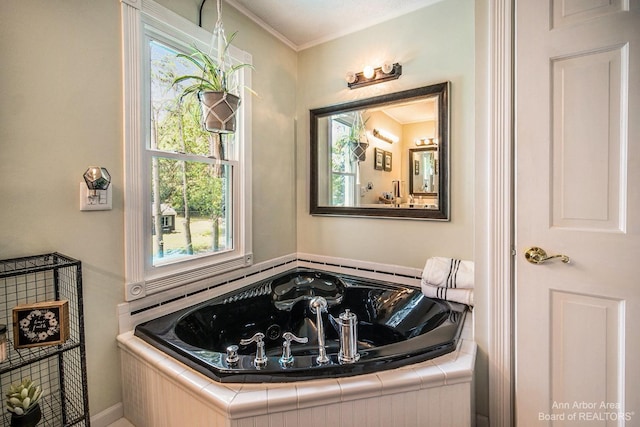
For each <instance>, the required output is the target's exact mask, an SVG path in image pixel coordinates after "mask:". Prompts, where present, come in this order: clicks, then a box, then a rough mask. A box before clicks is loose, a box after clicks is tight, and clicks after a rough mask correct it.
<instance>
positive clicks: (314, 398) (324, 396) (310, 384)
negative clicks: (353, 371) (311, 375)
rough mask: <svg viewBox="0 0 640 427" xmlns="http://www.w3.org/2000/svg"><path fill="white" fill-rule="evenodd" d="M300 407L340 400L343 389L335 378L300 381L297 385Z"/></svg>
mask: <svg viewBox="0 0 640 427" xmlns="http://www.w3.org/2000/svg"><path fill="white" fill-rule="evenodd" d="M295 387H296V390H297V394H298V408H309V407H312V406H318V405H327V404H331V403H336V402H339V401H340V399H341V390H340V386H339V385H338V381H337V380H336V379H335V378H330V379H327V380H313V381H300V382H298V383H296V385H295Z"/></svg>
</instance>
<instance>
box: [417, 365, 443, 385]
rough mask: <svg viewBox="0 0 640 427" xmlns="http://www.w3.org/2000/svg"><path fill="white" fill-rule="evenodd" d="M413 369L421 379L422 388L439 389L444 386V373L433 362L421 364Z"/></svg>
mask: <svg viewBox="0 0 640 427" xmlns="http://www.w3.org/2000/svg"><path fill="white" fill-rule="evenodd" d="M412 368H413V371H414V372H415V373H416V375H418V376H419V377H420V380H421V381H422V386H421V387H422V388H431V387H438V386H441V385H443V384H444V381H445V375H444V372H443V371H442V369H440V368H439V367H438V366H436V364H435V363H433V361H431V360H428V361H426V362H421V363H418V364H416V365H414V366H413V367H412Z"/></svg>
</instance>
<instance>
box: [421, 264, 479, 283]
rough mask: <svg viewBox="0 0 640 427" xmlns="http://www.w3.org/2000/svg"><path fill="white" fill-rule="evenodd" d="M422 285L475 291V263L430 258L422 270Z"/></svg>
mask: <svg viewBox="0 0 640 427" xmlns="http://www.w3.org/2000/svg"><path fill="white" fill-rule="evenodd" d="M422 283H428V284H430V285H433V286H440V287H443V288H461V289H473V261H461V260H459V259H453V258H443V257H433V258H429V259H428V260H427V263H426V264H425V266H424V270H422Z"/></svg>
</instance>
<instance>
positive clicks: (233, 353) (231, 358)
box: [225, 345, 240, 366]
mask: <svg viewBox="0 0 640 427" xmlns="http://www.w3.org/2000/svg"><path fill="white" fill-rule="evenodd" d="M225 360H226V361H227V363H228V364H229V366H235V365H236V364H237V363H238V360H240V357H239V356H238V346H237V345H230V346H229V347H227V357H226V359H225Z"/></svg>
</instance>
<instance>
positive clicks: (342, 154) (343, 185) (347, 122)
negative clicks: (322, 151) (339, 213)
mask: <svg viewBox="0 0 640 427" xmlns="http://www.w3.org/2000/svg"><path fill="white" fill-rule="evenodd" d="M329 125H330V129H329V135H330V137H329V138H328V141H329V144H330V147H329V153H330V154H329V156H330V158H329V164H330V169H331V181H330V183H329V185H330V189H329V194H330V197H331V205H332V206H354V205H355V202H356V194H355V192H356V172H357V164H356V161H355V158H354V157H353V156H352V155H351V145H350V141H351V138H350V136H351V134H352V127H353V117H351V115H344V116H342V115H341V116H332V117H331V120H330V121H329Z"/></svg>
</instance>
